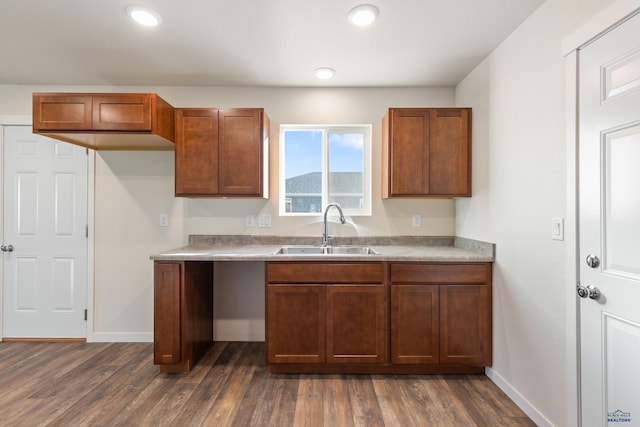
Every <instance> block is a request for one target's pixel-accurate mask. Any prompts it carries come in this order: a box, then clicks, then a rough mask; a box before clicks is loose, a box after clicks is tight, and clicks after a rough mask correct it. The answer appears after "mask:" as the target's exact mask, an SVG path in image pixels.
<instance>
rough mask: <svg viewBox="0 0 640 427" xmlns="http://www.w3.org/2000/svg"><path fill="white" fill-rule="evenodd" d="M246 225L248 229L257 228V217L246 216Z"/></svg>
mask: <svg viewBox="0 0 640 427" xmlns="http://www.w3.org/2000/svg"><path fill="white" fill-rule="evenodd" d="M244 225H245V226H246V227H255V226H256V217H255V216H254V215H251V214H248V215H245V216H244Z"/></svg>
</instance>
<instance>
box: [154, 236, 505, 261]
mask: <svg viewBox="0 0 640 427" xmlns="http://www.w3.org/2000/svg"><path fill="white" fill-rule="evenodd" d="M192 237H193V236H190V239H189V242H190V244H189V245H187V246H184V247H181V248H176V249H172V250H168V251H164V252H160V253H157V254H153V255H151V256H150V259H151V260H153V261H256V262H261V261H262V262H265V261H282V262H300V261H314V262H318V261H321V262H344V261H350V262H355V261H358V262H367V261H368V262H442V263H446V262H457V263H464V262H470V263H480V262H493V261H494V260H495V245H494V244H492V243H487V242H481V241H477V240H472V239H465V238H458V237H447V236H445V237H435V238H433V237H426V238H425V237H422V236H417V237H414V236H398V237H375V238H366V237H361V238H357V239H355V240H354V239H353V238H348V239H340V240H339V242H338V245H352V244H360V245H367V246H370V247H371V248H373V249H375V250H376V251H377V252H379V254H375V255H353V254H349V255H344V254H330V255H328V254H324V255H319V254H318V255H316V254H295V255H285V254H276V253H275V252H277V251H278V249H279V248H280V247H282V246H286V245H290V244H314V243H316V244H317V242H316V240H317V238H287V237H282V236H255V237H262V239H260V238H258V239H248V238H247V237H254V236H205V237H206V238H204V239H203V238H196V239H192ZM238 237H240V238H239V239H238ZM265 237H266V238H265ZM309 239H314V240H309ZM267 242H268V243H267ZM292 242H293V243H292ZM306 242H310V243H306ZM385 243H386V244H385ZM394 243H395V244H394ZM397 243H401V244H397Z"/></svg>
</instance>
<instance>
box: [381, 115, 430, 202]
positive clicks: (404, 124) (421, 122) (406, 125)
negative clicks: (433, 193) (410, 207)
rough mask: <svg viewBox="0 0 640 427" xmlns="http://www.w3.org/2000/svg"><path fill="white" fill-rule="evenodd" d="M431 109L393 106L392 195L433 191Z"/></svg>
mask: <svg viewBox="0 0 640 427" xmlns="http://www.w3.org/2000/svg"><path fill="white" fill-rule="evenodd" d="M429 121H430V114H429V110H428V109H423V108H406V109H393V110H392V111H391V123H390V129H389V133H390V137H389V138H390V144H391V148H390V154H389V155H390V162H389V163H390V169H391V172H390V182H391V190H390V193H391V195H392V196H416V195H425V194H429V168H430V159H429V155H430V152H429V143H430V141H429V139H430V133H429V126H430V124H429Z"/></svg>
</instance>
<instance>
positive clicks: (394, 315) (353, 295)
mask: <svg viewBox="0 0 640 427" xmlns="http://www.w3.org/2000/svg"><path fill="white" fill-rule="evenodd" d="M491 270H492V264H491V263H473V264H471V263H469V264H459V263H457V264H446V263H385V262H380V263H361V262H354V263H316V262H313V263H304V262H268V263H267V265H266V298H267V301H266V304H267V307H266V326H267V334H266V349H267V364H268V368H269V371H271V372H345V373H347V372H348V373H364V372H370V373H412V372H415V373H481V372H483V371H484V367H485V366H490V365H491V354H492V352H491V347H492V339H491V316H492V310H491V304H492V302H491V299H492V292H491Z"/></svg>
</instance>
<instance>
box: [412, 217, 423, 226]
mask: <svg viewBox="0 0 640 427" xmlns="http://www.w3.org/2000/svg"><path fill="white" fill-rule="evenodd" d="M411 226H412V227H422V217H421V216H420V215H413V216H411Z"/></svg>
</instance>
